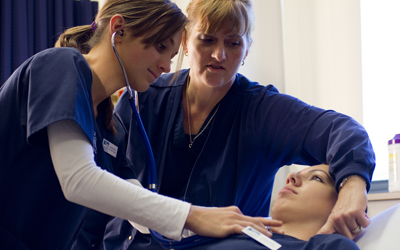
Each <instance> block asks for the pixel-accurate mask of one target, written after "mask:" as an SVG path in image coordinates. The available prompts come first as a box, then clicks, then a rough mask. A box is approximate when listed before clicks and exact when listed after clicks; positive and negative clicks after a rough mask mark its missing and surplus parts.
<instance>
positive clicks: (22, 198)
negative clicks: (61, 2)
mask: <svg viewBox="0 0 400 250" xmlns="http://www.w3.org/2000/svg"><path fill="white" fill-rule="evenodd" d="M91 86H92V74H91V70H90V68H89V65H88V64H87V62H86V60H85V59H84V57H83V56H82V54H81V53H80V52H79V51H78V50H76V49H73V48H52V49H48V50H44V51H42V52H40V53H38V54H36V55H34V56H32V57H31V58H29V59H28V60H27V61H25V62H24V63H23V64H22V65H21V66H20V67H19V68H18V69H17V70H16V71H15V72H14V73H13V75H12V76H11V77H10V78H9V79H8V80H7V81H6V82H5V83H4V84H3V85H2V86H1V88H0V107H1V108H0V117H1V121H0V138H1V143H0V199H1V205H0V214H1V217H0V249H3V248H12V249H25V248H29V249H67V248H68V244H70V242H71V240H72V239H73V237H74V234H75V233H76V231H77V229H78V228H79V226H80V224H81V221H82V218H83V216H84V212H85V208H84V207H82V206H80V205H77V204H74V203H71V202H69V201H67V200H66V199H65V197H64V195H63V193H62V190H61V187H60V184H59V182H58V178H57V176H56V174H55V171H54V167H53V165H52V161H51V157H50V152H49V145H48V138H47V130H46V127H47V126H48V125H50V124H52V123H54V122H57V121H60V120H73V121H75V122H76V123H77V124H78V125H79V126H80V127H81V128H82V130H83V131H84V133H85V134H86V136H87V138H88V139H89V140H90V141H91V142H93V148H94V151H96V156H95V160H96V162H97V164H98V165H99V166H101V167H102V168H104V169H106V170H108V171H110V172H120V173H122V174H121V175H126V176H124V177H125V178H134V174H133V172H132V170H131V169H130V170H129V167H128V165H129V162H128V161H126V159H124V157H125V148H124V145H122V146H121V148H120V149H119V152H118V154H117V157H111V156H109V155H108V154H107V155H106V153H105V152H104V150H103V147H102V143H103V137H104V138H106V139H107V140H108V141H110V142H112V143H113V144H114V145H119V144H121V143H122V142H123V141H124V140H125V138H124V137H118V136H114V135H113V134H112V133H110V132H107V131H106V130H105V128H104V127H103V126H102V125H101V122H100V123H99V124H97V123H96V120H95V118H94V113H93V107H92V97H91ZM98 119H99V120H102V119H103V118H102V116H101V115H99V116H98ZM120 129H121V126H120V124H117V130H120ZM121 164H122V165H123V167H121V168H120V169H118V167H115V166H118V165H121ZM113 165H114V167H113Z"/></svg>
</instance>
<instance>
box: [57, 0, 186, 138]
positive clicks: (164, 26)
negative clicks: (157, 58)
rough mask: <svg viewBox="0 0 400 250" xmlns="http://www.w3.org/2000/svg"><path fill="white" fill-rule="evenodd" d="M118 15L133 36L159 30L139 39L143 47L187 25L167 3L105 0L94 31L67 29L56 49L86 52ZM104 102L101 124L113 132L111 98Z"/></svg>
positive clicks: (158, 0)
mask: <svg viewBox="0 0 400 250" xmlns="http://www.w3.org/2000/svg"><path fill="white" fill-rule="evenodd" d="M117 14H118V15H121V16H122V17H123V18H124V20H125V27H124V29H130V31H131V33H132V34H133V37H141V36H144V35H145V34H148V33H150V32H152V31H154V30H155V29H159V30H158V32H155V33H154V34H153V35H151V36H149V37H146V38H144V39H143V40H142V42H143V43H144V44H145V45H146V47H149V46H152V45H155V44H158V43H160V42H162V41H165V40H167V39H168V38H170V37H171V36H173V35H174V34H176V33H177V32H178V31H180V30H182V29H184V28H185V26H186V24H187V22H188V20H187V18H186V16H185V15H184V14H183V13H182V11H181V10H180V9H179V8H178V6H177V5H176V4H175V3H172V2H171V1H170V0H108V1H106V3H105V4H104V6H103V7H102V8H101V9H100V11H99V13H98V14H97V15H96V19H95V22H94V27H95V29H93V28H92V26H91V25H82V26H77V27H73V28H70V29H68V30H66V31H65V32H64V33H63V34H61V35H60V37H59V39H58V41H57V43H56V46H59V47H74V48H77V49H78V50H79V51H80V52H81V53H82V54H87V53H89V51H90V50H91V49H92V48H93V46H95V45H96V44H97V43H98V42H99V41H100V40H101V38H102V36H103V35H104V33H105V32H104V31H105V30H106V29H107V27H108V26H109V23H110V19H111V18H112V17H113V16H115V15H117ZM107 99H108V100H107ZM107 99H106V100H105V101H103V102H106V103H108V104H107V105H103V104H102V105H99V107H98V109H99V110H98V111H99V112H105V113H106V114H107V115H106V118H105V121H104V122H105V125H106V128H107V129H108V130H110V131H113V132H115V128H114V124H113V110H114V106H113V104H112V101H111V98H110V97H108V98H107Z"/></svg>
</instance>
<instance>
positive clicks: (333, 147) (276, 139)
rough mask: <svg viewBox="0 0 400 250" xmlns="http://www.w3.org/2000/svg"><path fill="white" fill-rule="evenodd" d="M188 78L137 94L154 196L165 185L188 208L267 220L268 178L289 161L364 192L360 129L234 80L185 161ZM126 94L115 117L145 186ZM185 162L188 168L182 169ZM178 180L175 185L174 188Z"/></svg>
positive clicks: (164, 79) (167, 78)
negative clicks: (356, 184)
mask: <svg viewBox="0 0 400 250" xmlns="http://www.w3.org/2000/svg"><path fill="white" fill-rule="evenodd" d="M188 73H189V70H182V71H181V72H180V73H179V75H178V77H177V78H176V81H174V82H172V83H171V79H172V77H173V75H174V74H164V75H162V76H161V77H159V78H158V79H157V80H156V81H155V82H154V83H152V84H151V85H150V88H149V89H148V91H146V92H143V93H139V108H140V115H141V117H142V120H143V125H144V127H145V129H146V131H147V133H148V136H149V140H150V143H151V145H152V148H153V152H154V156H155V161H156V166H157V168H158V188H159V190H158V191H159V192H161V193H164V192H166V193H167V191H168V190H169V188H168V187H164V186H165V185H167V186H169V185H179V186H180V187H181V188H183V190H178V191H172V192H171V193H168V194H169V195H173V196H174V197H176V198H180V199H183V200H185V201H188V202H191V203H193V204H195V205H203V206H216V207H221V206H229V205H236V206H238V207H239V208H240V209H241V211H242V212H243V213H244V214H246V215H251V216H264V217H266V216H269V206H270V199H271V191H272V187H273V181H274V177H275V173H276V172H277V171H278V170H279V168H280V167H282V166H284V165H290V164H293V163H294V164H301V165H315V164H321V163H328V164H329V165H330V169H329V171H330V173H331V174H332V175H333V176H334V177H335V181H336V187H338V185H339V181H340V180H341V179H343V178H344V177H345V176H348V175H351V174H355V173H356V174H359V175H360V176H362V177H363V178H364V179H365V180H366V182H367V186H368V187H367V188H368V189H369V180H370V178H371V176H372V173H373V170H374V167H375V155H374V152H373V149H372V145H371V143H370V140H369V138H368V134H367V132H366V131H365V129H364V128H363V127H362V126H361V125H360V124H359V123H357V122H356V121H355V120H354V119H352V118H350V117H348V116H346V115H343V114H340V113H337V112H335V111H332V110H323V109H320V108H317V107H313V106H311V105H308V104H306V103H304V102H302V101H300V100H298V99H297V98H294V97H291V96H289V95H285V94H281V93H279V92H278V90H277V89H276V88H275V87H274V86H272V85H268V86H262V85H259V84H258V83H256V82H251V81H249V80H248V79H247V78H245V77H244V76H242V75H240V74H237V76H236V79H235V81H234V83H233V85H232V87H231V89H230V90H229V91H228V93H227V94H226V96H225V97H224V98H223V99H222V100H221V102H220V106H219V109H218V113H217V114H216V115H215V117H214V119H213V121H212V122H211V123H210V125H209V127H208V129H207V130H206V131H205V137H204V139H203V141H201V140H199V141H197V140H196V141H195V142H194V144H193V147H197V146H198V147H199V148H198V149H196V148H195V149H194V151H196V152H193V155H191V154H190V152H189V151H190V150H189V149H188V144H189V141H188V140H187V138H186V137H185V135H184V131H183V126H182V124H183V115H186V114H183V113H182V112H183V111H182V90H183V86H184V85H185V82H186V77H187V75H188ZM126 95H127V94H126V93H124V94H123V95H122V99H120V100H119V101H118V103H117V105H116V107H115V112H116V115H117V116H118V117H119V119H120V120H121V122H122V123H123V124H124V127H125V129H126V130H127V131H129V133H130V137H129V142H128V147H127V150H128V151H127V157H128V158H130V159H131V161H132V162H133V166H134V167H135V172H136V173H137V175H138V177H139V179H141V180H143V184H144V186H145V185H146V183H145V180H146V179H147V178H146V176H147V168H146V166H147V159H145V158H144V157H140V156H142V155H145V154H146V150H145V147H144V145H143V142H142V141H141V140H137V139H136V138H138V137H139V136H140V135H139V133H138V129H137V127H136V123H135V122H134V120H133V121H132V119H134V118H133V117H132V112H131V111H130V107H129V103H128V101H127V99H126V98H124V97H126ZM211 113H212V112H211ZM209 118H210V117H209ZM209 118H208V119H209ZM183 147H185V148H183ZM193 147H192V149H193ZM192 157H194V160H193V159H190V158H192ZM182 159H183V160H182ZM188 159H189V160H188ZM189 161H191V162H193V165H192V166H187V165H184V163H187V162H189ZM185 167H186V168H189V175H188V174H187V173H185V174H184V176H183V174H182V175H181V174H176V173H184V172H183V171H180V170H179V169H181V170H182V168H185ZM171 173H172V174H171ZM166 176H168V178H166ZM181 179H182V180H181ZM179 180H181V182H182V183H181V184H174V183H177V182H178V181H179ZM179 191H180V192H179Z"/></svg>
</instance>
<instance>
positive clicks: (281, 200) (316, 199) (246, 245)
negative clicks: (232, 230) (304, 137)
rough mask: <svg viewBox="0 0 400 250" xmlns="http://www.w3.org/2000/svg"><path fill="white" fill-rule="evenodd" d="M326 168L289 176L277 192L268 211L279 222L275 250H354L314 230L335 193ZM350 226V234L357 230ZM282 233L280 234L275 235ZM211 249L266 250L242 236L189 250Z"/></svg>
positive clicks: (347, 242) (345, 242)
mask: <svg viewBox="0 0 400 250" xmlns="http://www.w3.org/2000/svg"><path fill="white" fill-rule="evenodd" d="M328 170H329V167H328V166H327V165H317V166H313V167H309V168H305V169H303V170H302V171H300V172H298V173H290V174H289V175H288V177H287V179H286V185H285V186H284V187H283V188H282V189H281V191H280V192H279V193H278V195H277V197H276V199H275V202H274V204H273V206H272V208H271V216H272V218H273V219H276V220H280V221H282V226H281V227H279V228H272V229H273V231H274V232H275V233H274V234H273V235H272V237H271V238H272V239H273V240H275V241H276V242H278V243H279V244H281V245H282V247H281V248H279V250H305V249H309V250H311V249H312V250H322V249H323V250H331V249H332V250H337V249H341V250H353V249H354V250H356V249H359V248H358V247H357V245H356V244H355V243H354V242H353V241H352V240H350V239H349V238H347V237H344V236H342V235H339V234H319V235H317V232H318V230H319V229H320V228H321V227H322V226H323V225H324V224H325V223H326V221H327V219H328V216H329V214H330V213H331V210H332V208H333V206H334V205H335V203H336V200H337V197H338V194H337V192H336V190H335V186H334V181H333V179H332V177H331V176H330V174H329V173H328ZM357 228H358V225H354V229H353V228H351V229H350V230H352V231H353V233H354V235H355V236H356V235H359V234H360V233H361V230H360V229H358V230H357ZM278 229H279V230H283V231H284V234H279V233H276V232H277V230H278ZM193 249H195V250H200V249H202V250H206V249H207V250H211V249H246V250H248V249H250V250H253V249H254V250H258V249H260V250H261V249H267V248H266V247H265V246H263V245H261V244H260V243H258V242H256V241H254V240H252V239H251V238H249V237H248V236H246V235H233V236H231V237H228V238H225V239H223V240H218V241H213V242H212V243H210V244H208V245H203V246H199V247H197V248H193Z"/></svg>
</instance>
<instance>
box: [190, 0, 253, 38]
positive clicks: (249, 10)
mask: <svg viewBox="0 0 400 250" xmlns="http://www.w3.org/2000/svg"><path fill="white" fill-rule="evenodd" d="M186 11H187V13H188V18H189V23H188V25H187V26H186V32H190V29H192V28H194V27H192V25H194V24H195V23H198V26H197V27H196V28H197V29H198V30H201V31H203V32H204V33H214V32H216V31H218V30H219V29H220V28H221V25H222V24H223V23H224V22H225V21H229V23H230V24H231V27H232V30H235V31H237V32H238V33H240V34H241V35H245V37H246V39H247V41H248V42H251V41H252V38H251V32H252V30H253V29H254V12H253V6H252V3H251V1H250V0H191V1H190V3H189V5H188V6H187V8H186Z"/></svg>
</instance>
